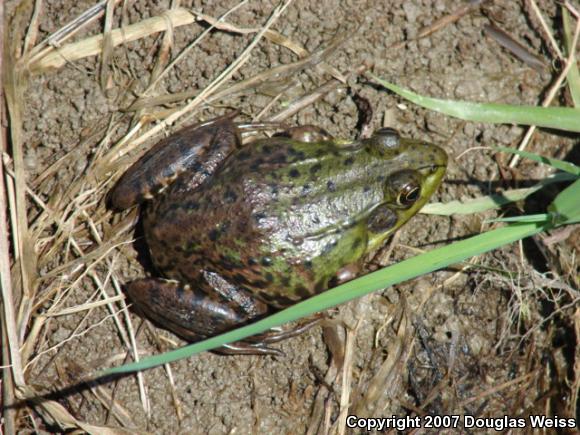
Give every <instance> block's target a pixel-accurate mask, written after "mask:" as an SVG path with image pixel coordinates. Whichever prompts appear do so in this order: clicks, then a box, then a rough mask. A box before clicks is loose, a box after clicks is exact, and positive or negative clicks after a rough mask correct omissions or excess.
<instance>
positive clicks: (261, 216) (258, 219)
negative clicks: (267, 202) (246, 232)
mask: <svg viewBox="0 0 580 435" xmlns="http://www.w3.org/2000/svg"><path fill="white" fill-rule="evenodd" d="M252 218H253V219H254V221H255V222H256V223H258V224H259V223H261V221H262V220H264V219H266V215H265V214H264V213H261V212H258V213H254V214H253V215H252Z"/></svg>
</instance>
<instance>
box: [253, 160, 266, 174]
mask: <svg viewBox="0 0 580 435" xmlns="http://www.w3.org/2000/svg"><path fill="white" fill-rule="evenodd" d="M263 163H264V159H263V158H261V157H258V158H257V159H255V160H254V161H253V162H252V164H251V165H250V169H251V170H252V171H254V172H259V171H260V167H261V166H262V164H263Z"/></svg>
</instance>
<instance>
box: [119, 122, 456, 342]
mask: <svg viewBox="0 0 580 435" xmlns="http://www.w3.org/2000/svg"><path fill="white" fill-rule="evenodd" d="M233 116H235V114H233V115H227V116H224V117H222V118H217V119H215V120H213V121H210V122H207V123H205V124H200V125H198V126H193V127H188V128H186V129H184V130H182V131H180V132H178V133H176V134H175V135H173V136H171V137H168V138H167V139H165V140H164V141H162V142H160V143H159V144H157V145H156V146H155V147H154V148H152V149H151V150H150V151H149V152H148V153H147V154H145V156H143V157H142V158H141V159H140V160H139V161H138V162H137V163H136V164H135V165H133V166H132V167H131V168H130V169H129V170H128V171H127V172H126V173H125V174H124V175H123V177H122V178H121V179H120V180H119V182H118V183H117V185H116V186H115V188H114V189H113V190H112V191H111V193H110V197H109V199H110V204H111V205H112V207H113V208H116V209H120V210H122V209H125V208H128V207H131V206H133V205H135V204H138V203H140V202H143V201H145V200H147V199H149V200H150V201H149V202H147V203H146V206H145V209H144V212H143V228H144V231H145V237H146V240H147V244H148V246H149V250H150V254H151V258H152V260H153V262H154V264H155V266H156V268H157V270H158V272H160V273H161V274H162V275H163V276H164V277H165V278H166V279H163V278H145V279H140V280H135V281H133V282H132V283H130V284H129V285H128V287H127V293H128V295H129V296H130V298H131V299H132V301H133V303H134V304H135V306H137V307H138V309H139V310H140V311H142V312H143V313H144V314H145V315H147V316H148V317H149V318H151V319H152V320H154V321H156V322H157V323H158V324H159V325H161V326H163V327H165V328H167V329H170V330H172V331H173V332H175V333H176V334H178V335H180V336H182V337H184V338H186V339H188V340H197V339H199V338H205V337H209V336H212V335H215V334H218V333H221V332H224V331H227V330H229V329H232V328H234V327H236V326H238V325H240V324H243V323H247V322H250V321H253V320H255V319H258V318H260V317H262V316H264V315H266V314H267V313H268V312H270V311H272V309H274V310H275V309H280V308H283V307H286V306H288V305H291V304H293V303H295V302H297V301H300V300H303V299H305V298H308V297H310V296H312V295H314V294H316V293H320V292H323V291H325V290H327V289H328V288H329V287H330V286H332V285H334V284H336V283H339V282H342V281H346V280H349V279H352V278H353V277H354V276H355V275H356V272H357V271H358V267H359V266H360V263H361V260H362V259H363V258H364V256H365V255H366V254H367V253H368V252H370V251H373V250H374V249H376V248H378V247H379V246H380V245H381V244H382V243H383V242H384V241H385V239H386V238H387V237H388V236H389V235H390V234H392V233H393V232H394V231H395V230H396V229H397V228H399V227H400V226H401V225H403V224H404V223H405V222H406V221H407V220H409V219H410V218H411V217H412V216H413V215H414V214H415V213H417V211H418V210H419V209H420V208H421V207H422V206H423V205H424V204H425V202H426V201H427V200H428V199H429V197H430V196H431V194H432V193H433V192H434V191H435V190H436V189H437V187H438V186H439V184H440V182H441V180H442V178H443V175H444V173H445V168H446V165H447V155H446V154H445V152H444V151H443V150H442V149H441V148H439V147H437V146H435V145H431V144H426V143H423V142H419V141H414V140H410V139H401V138H399V136H398V134H397V133H396V132H394V131H393V130H390V129H382V130H379V131H378V132H376V133H375V134H374V135H373V136H372V137H371V138H370V139H365V140H360V141H355V142H347V141H339V140H332V139H331V138H329V137H328V135H326V134H325V133H323V132H321V131H319V130H316V129H315V128H303V129H295V130H293V132H292V134H291V135H290V137H291V138H290V137H273V138H270V139H264V140H259V141H256V142H253V143H250V144H248V145H246V146H244V147H241V145H240V139H239V138H240V135H239V131H238V127H236V125H235V124H234V123H233ZM297 138H301V139H300V140H298V139H297ZM306 140H309V141H310V142H305V141H306ZM312 141H314V142H312ZM287 335H288V334H286V333H281V334H269V335H268V337H261V338H258V339H254V340H249V341H248V342H244V343H236V344H234V345H228V346H229V347H228V349H225V350H223V351H224V352H228V353H272V350H271V349H268V348H266V347H264V346H263V342H266V338H268V339H269V340H270V342H272V341H274V340H276V339H281V338H284V337H286V336H287Z"/></svg>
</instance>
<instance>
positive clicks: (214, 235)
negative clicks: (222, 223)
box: [208, 228, 220, 242]
mask: <svg viewBox="0 0 580 435" xmlns="http://www.w3.org/2000/svg"><path fill="white" fill-rule="evenodd" d="M208 236H209V239H210V240H211V241H212V242H215V241H216V240H217V239H218V237H219V236H220V232H219V230H217V229H215V228H214V229H213V230H211V231H210V232H209V234H208Z"/></svg>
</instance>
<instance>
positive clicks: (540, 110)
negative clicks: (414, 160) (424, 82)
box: [369, 73, 580, 133]
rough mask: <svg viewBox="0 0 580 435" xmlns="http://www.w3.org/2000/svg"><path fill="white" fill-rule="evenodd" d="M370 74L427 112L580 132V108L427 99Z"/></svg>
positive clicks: (470, 119) (466, 118)
mask: <svg viewBox="0 0 580 435" xmlns="http://www.w3.org/2000/svg"><path fill="white" fill-rule="evenodd" d="M369 75H370V76H371V77H372V78H373V79H375V80H376V81H377V82H379V83H380V84H381V85H382V86H384V87H385V88H387V89H389V90H391V91H393V92H395V93H397V94H399V95H400V96H402V97H404V98H406V99H407V100H409V101H412V102H413V103H415V104H418V105H420V106H423V107H426V108H427V109H431V110H435V111H437V112H441V113H445V114H447V115H450V116H455V117H456V118H460V119H464V120H466V121H476V122H490V123H495V124H524V125H537V126H539V127H546V128H554V129H558V130H566V131H573V132H577V133H580V109H573V108H569V107H536V106H513V105H509V104H496V103H469V102H463V101H452V100H441V99H438V98H430V97H424V96H422V95H418V94H416V93H414V92H411V91H409V90H407V89H404V88H401V87H399V86H397V85H394V84H392V83H389V82H387V81H385V80H382V79H380V78H378V77H376V76H375V75H373V74H370V73H369Z"/></svg>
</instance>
